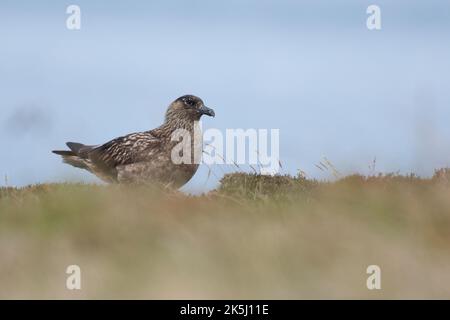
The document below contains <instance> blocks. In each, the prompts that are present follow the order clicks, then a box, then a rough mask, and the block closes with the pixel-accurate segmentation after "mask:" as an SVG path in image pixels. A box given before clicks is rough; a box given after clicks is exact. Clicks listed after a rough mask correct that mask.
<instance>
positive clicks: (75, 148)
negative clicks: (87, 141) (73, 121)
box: [66, 142, 85, 154]
mask: <svg viewBox="0 0 450 320" xmlns="http://www.w3.org/2000/svg"><path fill="white" fill-rule="evenodd" d="M66 145H67V146H68V147H69V149H70V150H72V151H73V152H74V153H75V154H78V153H80V150H81V149H82V148H84V147H85V145H84V144H82V143H77V142H67V143H66Z"/></svg>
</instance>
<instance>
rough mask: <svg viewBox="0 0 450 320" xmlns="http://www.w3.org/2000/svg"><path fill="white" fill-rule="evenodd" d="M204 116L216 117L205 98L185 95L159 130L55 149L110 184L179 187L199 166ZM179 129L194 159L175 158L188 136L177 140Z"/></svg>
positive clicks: (67, 160)
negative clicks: (197, 154)
mask: <svg viewBox="0 0 450 320" xmlns="http://www.w3.org/2000/svg"><path fill="white" fill-rule="evenodd" d="M202 115H208V116H212V117H214V116H215V113H214V110H212V109H210V108H208V107H206V106H205V104H204V103H203V101H202V99H200V98H198V97H196V96H193V95H185V96H182V97H180V98H178V99H176V100H175V101H173V102H172V103H171V104H170V105H169V107H168V108H167V112H166V116H165V120H164V123H163V124H162V125H161V126H159V127H158V128H156V129H153V130H150V131H145V132H138V133H131V134H128V135H126V136H123V137H119V138H116V139H113V140H111V141H109V142H107V143H105V144H102V145H97V146H92V145H91V146H88V145H84V144H81V143H74V142H67V146H68V147H69V149H70V151H69V150H67V151H57V150H56V151H52V152H53V153H56V154H58V155H60V156H62V159H63V162H65V163H67V164H70V165H72V166H74V167H77V168H82V169H85V170H87V171H89V172H91V173H93V174H95V175H96V176H97V177H99V178H100V179H102V180H103V181H105V182H108V183H114V182H118V183H138V184H159V185H163V186H166V187H172V188H179V187H181V186H183V185H184V184H185V183H187V182H188V181H189V180H190V179H191V178H192V176H193V175H194V174H195V172H196V171H197V169H198V166H199V164H198V161H194V157H195V155H194V153H195V152H196V150H197V152H198V150H199V151H200V155H201V152H202V149H201V144H202V140H201V132H200V130H199V126H198V128H197V127H196V124H198V120H200V118H201V116H202ZM177 132H184V133H188V134H189V136H190V137H189V138H190V139H191V141H190V143H191V144H190V147H191V157H190V159H191V160H192V161H184V162H183V161H182V162H181V163H180V162H179V161H173V150H174V148H175V147H176V146H177V145H178V146H179V145H180V142H181V141H182V140H184V139H185V137H183V138H182V139H181V138H179V139H177V138H176V133H177ZM194 135H195V136H194ZM174 137H175V138H174ZM194 141H195V144H197V145H194ZM188 142H189V140H188ZM198 144H200V149H198ZM183 150H184V149H183ZM183 150H181V152H179V155H180V156H182V153H183ZM175 154H176V153H175Z"/></svg>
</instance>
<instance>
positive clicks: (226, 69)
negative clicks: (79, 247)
mask: <svg viewBox="0 0 450 320" xmlns="http://www.w3.org/2000/svg"><path fill="white" fill-rule="evenodd" d="M71 4H76V5H79V6H80V8H81V30H76V31H71V30H68V29H67V28H66V19H67V18H68V16H69V15H68V14H66V8H67V6H69V5H71ZM371 4H377V5H379V6H380V8H381V19H382V29H381V30H379V31H370V30H368V29H367V27H366V19H367V17H368V15H367V14H366V9H367V7H368V6H369V5H371ZM449 35H450V3H449V2H446V1H438V0H429V1H419V0H403V1H395V2H394V1H381V0H378V1H375V2H374V1H362V0H352V1H350V0H348V1H339V2H333V1H317V0H314V1H294V0H281V1H266V0H247V1H238V0H227V1H220V2H219V1H214V2H212V1H207V0H195V1H194V0H191V1H174V0H169V1H164V2H162V1H159V2H149V1H131V2H127V1H121V2H114V3H113V2H111V1H95V2H93V1H82V0H79V1H58V2H56V1H39V2H32V1H2V2H1V4H0V88H1V89H0V146H1V150H2V151H1V157H0V175H1V176H0V177H1V179H0V185H4V184H9V185H13V186H23V185H27V184H33V183H44V182H54V181H66V180H75V181H88V182H94V181H95V182H97V181H98V180H96V178H95V177H93V176H92V175H90V174H89V173H87V172H84V171H82V170H77V169H75V168H72V167H69V166H67V165H64V164H62V163H61V161H60V159H59V157H57V156H55V155H53V154H51V153H50V151H51V150H53V149H60V148H62V147H63V146H64V143H65V142H66V141H77V142H78V141H79V142H83V143H87V144H98V143H103V142H106V141H108V140H110V139H112V138H115V137H117V136H120V135H123V134H127V133H131V132H136V131H142V130H148V129H151V128H154V127H156V126H158V125H159V124H160V123H161V122H162V120H163V115H164V112H165V109H166V107H167V105H168V104H169V103H170V102H171V101H172V100H174V99H175V98H177V97H178V96H180V95H183V94H186V93H192V94H195V95H198V96H200V97H202V98H203V100H204V101H205V102H206V104H207V105H208V106H211V107H213V108H214V109H215V111H216V115H217V116H216V118H214V119H211V118H208V119H205V120H204V121H203V126H204V128H208V127H214V128H219V129H223V130H225V129H226V128H244V129H246V128H256V129H258V128H279V129H280V139H281V141H280V157H281V162H282V164H283V172H286V173H291V174H296V173H297V171H298V170H302V171H304V172H305V173H306V174H307V175H308V176H309V177H314V178H319V179H325V178H330V173H329V172H324V171H321V170H320V169H319V168H317V167H316V164H317V163H318V162H319V161H321V160H322V159H323V157H326V158H327V159H329V160H330V161H331V162H332V163H333V164H334V165H335V166H336V168H337V169H338V170H339V171H340V172H342V173H343V174H347V173H352V172H360V173H363V174H367V173H371V172H372V171H377V172H378V171H381V172H397V171H398V172H400V173H408V172H415V173H417V174H419V175H422V176H429V175H431V174H432V173H433V171H434V169H436V168H439V167H445V166H448V165H449V164H450V126H449V125H448V119H449V118H450V90H449V83H450V59H449V57H450V41H449ZM375 158H376V168H373V162H374V159H375ZM213 170H214V171H215V173H216V175H215V176H210V177H209V178H208V169H207V168H206V167H205V166H203V167H202V168H201V170H199V172H198V173H197V174H196V176H195V177H194V178H193V179H192V180H191V182H190V183H189V184H188V185H187V186H185V187H184V189H185V190H186V191H188V192H199V191H205V190H209V189H211V188H214V187H215V186H216V185H217V182H218V178H220V175H221V174H222V173H223V171H226V170H229V171H231V170H233V169H232V168H220V169H217V168H216V169H214V168H213Z"/></svg>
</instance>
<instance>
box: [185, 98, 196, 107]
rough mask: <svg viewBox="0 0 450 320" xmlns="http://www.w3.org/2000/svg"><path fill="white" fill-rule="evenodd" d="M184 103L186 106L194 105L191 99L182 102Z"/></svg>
mask: <svg viewBox="0 0 450 320" xmlns="http://www.w3.org/2000/svg"><path fill="white" fill-rule="evenodd" d="M184 102H185V103H186V104H187V105H188V106H191V107H192V106H194V105H195V101H194V100H192V99H191V98H187V99H186V100H184Z"/></svg>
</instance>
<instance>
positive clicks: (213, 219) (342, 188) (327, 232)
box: [0, 169, 450, 299]
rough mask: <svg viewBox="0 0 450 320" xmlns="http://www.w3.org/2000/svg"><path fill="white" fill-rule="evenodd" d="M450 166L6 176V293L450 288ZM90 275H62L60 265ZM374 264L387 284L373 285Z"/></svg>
mask: <svg viewBox="0 0 450 320" xmlns="http://www.w3.org/2000/svg"><path fill="white" fill-rule="evenodd" d="M449 231H450V170H448V169H441V170H439V171H437V172H436V174H435V175H434V177H432V178H430V179H423V178H419V177H417V176H414V175H408V176H402V175H396V174H391V175H377V176H369V177H364V176H360V175H353V176H348V177H345V178H341V179H339V180H337V181H335V182H320V181H312V180H308V179H305V178H304V177H302V176H298V177H290V176H274V177H269V176H261V175H257V174H244V173H237V174H232V175H226V176H225V177H224V178H223V179H222V181H221V184H220V187H219V188H218V189H217V190H215V191H213V192H210V193H208V194H205V195H201V196H188V195H185V194H182V193H179V192H173V191H172V192H167V191H163V190H158V189H153V188H143V187H124V186H96V185H77V184H50V185H36V186H30V187H27V188H21V189H16V188H3V189H0V298H43V299H46V298H145V299H153V298H168V299H171V298H180V299H187V298H194V299H196V298H205V299H214V298H246V299H248V298H253V299H257V298H261V299H271V298H274V299H278V298H287V299H300V298H374V299H378V298H450V287H449V286H448V284H449V283H450V272H449V268H448V267H449V265H450V251H449V250H448V245H449V243H450V232H449ZM74 264H75V265H78V266H80V268H81V275H82V289H81V290H79V291H77V290H74V291H70V290H67V289H66V278H67V276H68V275H67V274H66V273H65V272H66V268H67V266H69V265H74ZM369 265H378V266H380V268H381V272H382V281H381V283H382V289H381V290H368V289H367V287H366V279H367V277H368V275H367V274H366V268H367V267H368V266H369Z"/></svg>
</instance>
